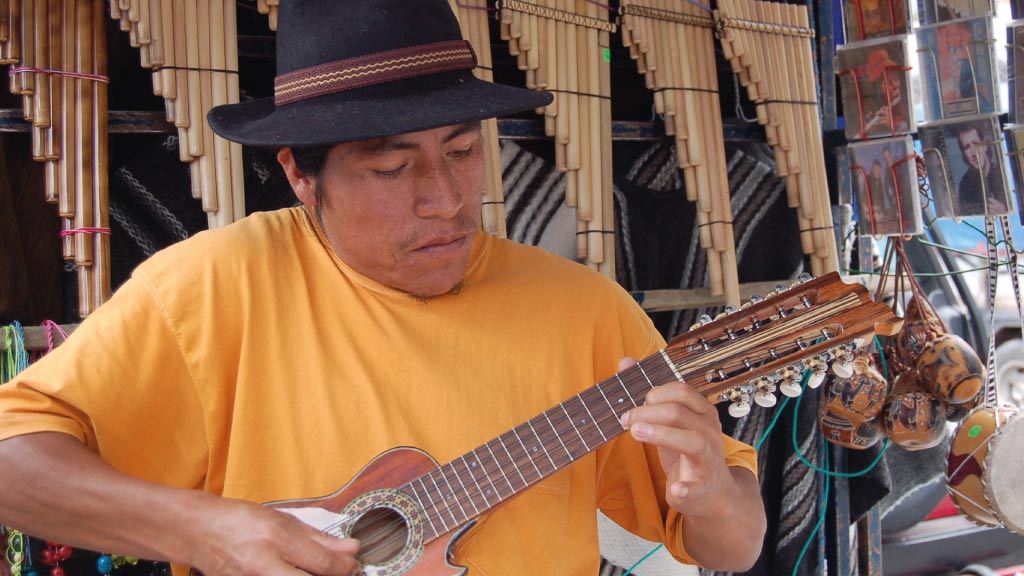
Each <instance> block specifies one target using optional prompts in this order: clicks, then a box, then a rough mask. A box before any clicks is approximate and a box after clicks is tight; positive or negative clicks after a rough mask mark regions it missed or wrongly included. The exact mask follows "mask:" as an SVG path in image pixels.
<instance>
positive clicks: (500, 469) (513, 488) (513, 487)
mask: <svg viewBox="0 0 1024 576" xmlns="http://www.w3.org/2000/svg"><path fill="white" fill-rule="evenodd" d="M484 447H485V448H487V452H488V454H490V455H491V460H494V464H495V465H497V467H498V472H501V476H502V478H504V479H505V483H506V484H508V487H509V489H510V490H512V494H515V493H516V487H515V486H513V485H512V481H511V480H509V479H508V475H507V474H505V467H504V466H502V465H501V462H499V461H498V457H497V456H495V455H494V450H491V443H490V442H488V443H486V444H484ZM494 490H495V492H497V493H498V497H499V498H501V499H502V500H504V499H505V497H504V496H502V495H501V491H500V490H498V487H497V486H495V487H494Z"/></svg>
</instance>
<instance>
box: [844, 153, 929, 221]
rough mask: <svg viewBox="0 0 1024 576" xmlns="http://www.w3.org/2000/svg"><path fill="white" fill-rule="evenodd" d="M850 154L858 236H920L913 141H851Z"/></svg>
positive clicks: (920, 219)
mask: <svg viewBox="0 0 1024 576" xmlns="http://www.w3.org/2000/svg"><path fill="white" fill-rule="evenodd" d="M849 152H850V171H851V181H852V183H853V191H854V198H855V201H856V203H857V215H858V222H859V227H860V232H861V234H862V235H865V236H906V235H910V234H920V233H922V232H923V228H924V227H923V224H922V218H921V199H920V194H919V193H918V187H917V163H916V158H917V155H916V154H915V152H914V141H913V138H911V137H910V136H901V137H898V138H884V139H878V140H869V141H865V142H854V143H851V144H850V145H849Z"/></svg>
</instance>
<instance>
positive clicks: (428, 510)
mask: <svg viewBox="0 0 1024 576" xmlns="http://www.w3.org/2000/svg"><path fill="white" fill-rule="evenodd" d="M417 480H418V481H419V483H420V485H421V486H423V496H424V498H426V499H427V501H428V502H429V503H430V506H427V505H426V504H424V503H423V499H421V498H419V497H417V498H416V500H417V501H418V502H419V503H420V507H421V508H423V511H424V512H426V517H427V523H428V524H430V529H431V530H433V531H434V534H444V533H445V532H447V531H448V530H447V528H446V529H445V530H444V532H442V531H440V530H438V529H437V526H434V520H433V518H434V514H433V510H434V509H435V508H436V506H434V499H433V498H431V497H430V492H429V491H428V490H427V485H426V483H424V482H423V476H420V477H419V478H418V479H417ZM414 490H415V488H414ZM439 520H441V521H442V522H443V521H444V520H443V519H440V518H439Z"/></svg>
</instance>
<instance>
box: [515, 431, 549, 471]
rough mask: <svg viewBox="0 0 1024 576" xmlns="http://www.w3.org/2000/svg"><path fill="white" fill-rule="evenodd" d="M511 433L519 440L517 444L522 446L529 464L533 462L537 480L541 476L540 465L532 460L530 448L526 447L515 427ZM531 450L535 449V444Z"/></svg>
mask: <svg viewBox="0 0 1024 576" xmlns="http://www.w3.org/2000/svg"><path fill="white" fill-rule="evenodd" d="M512 433H513V434H515V436H516V440H517V441H518V442H519V445H520V446H522V447H523V454H525V455H526V458H527V459H528V460H529V461H530V464H533V469H534V470H536V471H537V479H538V480H539V479H541V478H543V477H544V473H543V472H541V471H540V467H539V466H537V462H536V461H534V459H533V454H531V453H530V449H529V448H527V447H526V443H524V442H523V438H522V436H520V435H519V431H518V430H517V429H516V428H513V429H512ZM538 443H539V442H538ZM533 451H534V452H536V451H537V446H534V447H533Z"/></svg>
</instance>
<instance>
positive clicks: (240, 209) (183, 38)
mask: <svg viewBox="0 0 1024 576" xmlns="http://www.w3.org/2000/svg"><path fill="white" fill-rule="evenodd" d="M114 4H116V5H117V9H115V8H114V6H113V5H112V7H111V16H113V17H114V18H118V19H120V23H121V28H122V29H124V30H126V31H128V32H129V34H130V37H131V39H132V41H133V43H134V44H136V45H137V46H138V48H139V52H140V61H141V62H142V64H143V66H145V67H148V68H152V70H153V76H152V82H153V93H154V94H156V95H158V96H162V97H163V98H164V108H165V110H166V113H167V120H168V121H169V122H172V123H173V124H174V125H175V127H177V128H178V150H179V157H180V159H181V160H182V161H183V162H189V163H190V167H189V170H190V174H191V176H192V178H191V179H192V194H193V196H194V197H196V198H198V199H200V200H201V201H202V205H203V210H204V211H205V212H206V213H207V219H208V223H209V226H210V227H211V228H212V227H217V226H225V225H227V224H230V223H231V222H233V221H235V220H236V219H238V218H241V217H242V216H244V215H245V193H244V187H243V184H244V183H243V169H242V148H241V146H240V145H238V144H234V143H231V142H228V141H227V140H224V139H222V138H220V137H218V136H216V135H214V134H213V132H212V131H211V130H210V128H209V126H208V125H207V123H206V113H207V112H209V110H210V108H212V107H213V106H216V105H220V104H230V103H236V102H238V101H239V91H238V77H237V70H238V41H237V38H238V31H237V21H236V13H235V10H236V6H235V3H233V2H230V1H229V0H118V1H117V2H115V3H114ZM266 8H267V13H269V12H270V8H271V7H270V4H269V3H267V4H266Z"/></svg>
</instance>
